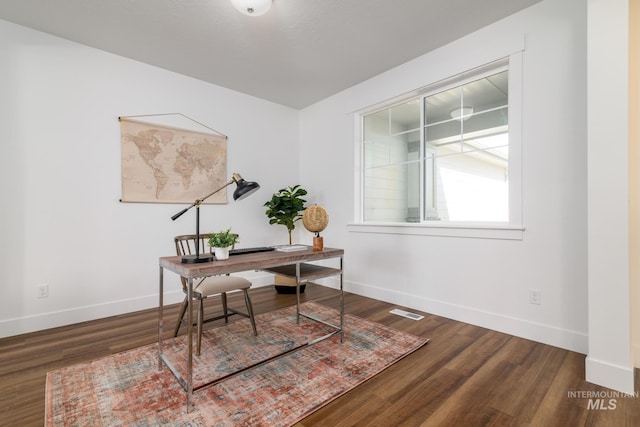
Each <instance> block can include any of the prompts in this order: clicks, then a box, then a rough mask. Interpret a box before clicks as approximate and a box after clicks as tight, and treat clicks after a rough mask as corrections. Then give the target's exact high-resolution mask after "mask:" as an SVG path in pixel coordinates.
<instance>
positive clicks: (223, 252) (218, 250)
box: [213, 247, 231, 260]
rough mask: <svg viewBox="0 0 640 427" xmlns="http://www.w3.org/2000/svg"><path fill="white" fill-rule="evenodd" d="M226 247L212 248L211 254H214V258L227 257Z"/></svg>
mask: <svg viewBox="0 0 640 427" xmlns="http://www.w3.org/2000/svg"><path fill="white" fill-rule="evenodd" d="M230 248H231V247H228V248H213V254H214V255H215V256H216V259H218V260H222V259H227V258H229V249H230Z"/></svg>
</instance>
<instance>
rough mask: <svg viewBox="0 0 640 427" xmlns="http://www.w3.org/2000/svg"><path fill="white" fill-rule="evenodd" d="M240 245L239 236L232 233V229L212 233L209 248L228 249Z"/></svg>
mask: <svg viewBox="0 0 640 427" xmlns="http://www.w3.org/2000/svg"><path fill="white" fill-rule="evenodd" d="M236 243H238V235H237V234H233V233H232V232H231V227H229V228H227V229H226V230H224V231H219V232H217V233H212V234H211V237H210V238H209V246H211V247H212V248H228V247H229V246H233V245H235V244H236Z"/></svg>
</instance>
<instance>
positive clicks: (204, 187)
mask: <svg viewBox="0 0 640 427" xmlns="http://www.w3.org/2000/svg"><path fill="white" fill-rule="evenodd" d="M120 130H121V140H122V201H123V202H151V203H193V202H194V201H195V200H196V199H199V198H201V197H204V196H206V195H207V194H209V193H211V191H213V190H215V189H216V188H220V187H222V186H223V185H224V184H226V178H227V137H226V136H224V135H216V134H212V133H205V132H197V131H192V130H187V129H180V128H176V127H171V126H166V125H158V124H153V123H145V122H141V121H136V120H130V119H125V118H120ZM226 202H227V193H226V191H220V192H218V193H216V194H214V195H213V196H211V197H210V198H208V199H207V201H206V203H226Z"/></svg>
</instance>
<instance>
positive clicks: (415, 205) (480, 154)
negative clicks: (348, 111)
mask: <svg viewBox="0 0 640 427" xmlns="http://www.w3.org/2000/svg"><path fill="white" fill-rule="evenodd" d="M510 71H511V72H513V71H512V70H510V67H509V64H508V61H506V60H505V61H502V62H500V63H496V64H492V65H490V66H489V67H484V68H483V69H478V70H475V71H473V72H469V73H465V74H464V75H460V76H456V77H455V78H452V79H449V80H447V81H445V82H440V83H438V84H437V85H432V86H430V87H427V88H425V89H424V90H421V91H420V92H418V93H414V94H413V96H411V97H409V98H405V99H403V100H401V101H399V102H395V103H392V104H388V105H385V106H382V107H379V108H376V109H369V111H368V112H366V113H364V114H361V115H360V118H361V120H362V122H361V137H360V140H361V141H360V142H361V153H362V158H361V160H360V161H361V166H362V167H361V168H360V170H361V173H362V176H361V178H360V179H361V187H360V188H361V207H360V212H361V213H360V223H361V224H383V225H385V224H405V225H421V226H429V225H433V226H443V225H452V226H455V225H456V224H488V223H491V224H503V225H505V226H507V225H509V224H519V222H520V218H519V207H518V206H517V205H519V198H520V195H519V192H518V193H515V192H514V188H512V187H511V185H512V184H513V183H514V182H515V183H519V182H520V180H519V177H518V176H512V174H514V175H518V174H519V161H518V160H517V156H516V158H515V159H510V155H513V154H512V153H513V152H514V150H513V148H514V145H515V146H516V147H515V148H516V150H515V152H516V153H519V138H518V137H517V133H516V132H515V130H516V129H515V128H517V127H518V126H519V123H518V120H516V121H515V127H514V126H511V125H510V123H509V108H510V104H512V103H513V101H514V99H511V97H510V93H509V89H510V87H512V85H511V84H510V83H512V82H510V81H509V80H510V78H511V76H510ZM517 78H518V77H517V76H516V79H517ZM514 98H515V100H517V101H519V94H516V96H515V97H514ZM512 136H514V137H512ZM513 166H515V169H514V168H513ZM514 178H515V179H514ZM514 195H515V197H514ZM516 217H517V218H516Z"/></svg>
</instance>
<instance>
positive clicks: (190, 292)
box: [187, 277, 193, 412]
mask: <svg viewBox="0 0 640 427" xmlns="http://www.w3.org/2000/svg"><path fill="white" fill-rule="evenodd" d="M187 322H188V323H187V324H188V326H187V348H188V350H187V351H188V353H189V355H188V358H187V412H189V411H191V405H192V397H193V279H192V278H191V277H189V278H188V279H187Z"/></svg>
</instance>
